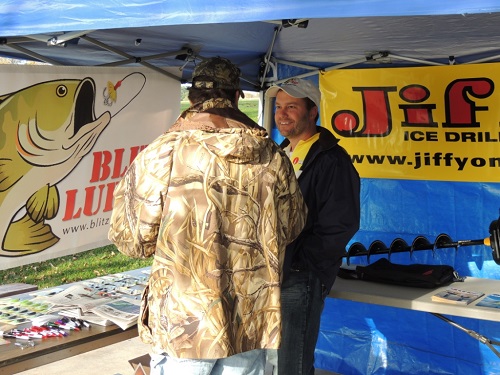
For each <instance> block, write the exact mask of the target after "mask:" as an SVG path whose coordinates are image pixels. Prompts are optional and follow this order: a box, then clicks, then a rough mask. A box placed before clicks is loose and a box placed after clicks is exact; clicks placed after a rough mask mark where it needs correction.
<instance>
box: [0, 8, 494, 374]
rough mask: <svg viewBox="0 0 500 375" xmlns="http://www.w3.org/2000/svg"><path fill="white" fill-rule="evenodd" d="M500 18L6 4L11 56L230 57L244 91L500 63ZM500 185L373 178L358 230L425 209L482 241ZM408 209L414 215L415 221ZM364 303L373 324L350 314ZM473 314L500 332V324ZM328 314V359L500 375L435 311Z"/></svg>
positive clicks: (439, 223)
mask: <svg viewBox="0 0 500 375" xmlns="http://www.w3.org/2000/svg"><path fill="white" fill-rule="evenodd" d="M499 21H500V4H498V2H497V1H494V0H489V1H481V0H480V1H475V2H471V1H453V0H446V1H434V2H429V1H428V0H420V1H411V2H409V1H406V2H405V1H396V0H386V1H384V0H378V1H377V0H347V1H339V0H333V1H330V0H314V1H307V2H305V1H303V0H292V1H285V0H275V1H265V0H256V1H252V2H241V1H239V0H226V1H224V2H219V1H217V2H207V1H201V0H191V1H189V0H187V1H172V0H157V1H136V2H133V3H131V2H128V1H114V2H102V1H95V0H89V1H86V2H80V1H76V0H66V1H64V2H63V1H23V2H20V1H14V0H11V1H9V0H8V1H3V2H2V4H0V56H4V57H11V58H18V59H32V60H37V61H45V62H48V63H50V64H53V65H81V66H140V65H144V66H147V67H149V68H151V69H154V70H156V71H159V72H161V73H162V74H167V75H171V73H169V72H167V71H166V70H165V68H171V67H177V68H179V77H180V79H181V80H182V81H183V82H189V80H190V77H191V73H192V69H193V67H194V66H195V64H196V63H197V62H199V61H200V60H201V59H203V58H207V57H211V56H217V55H219V56H224V57H227V58H229V59H231V60H232V61H233V62H235V63H236V64H238V65H239V66H240V68H241V69H242V72H243V88H244V89H246V90H255V91H263V90H264V89H265V88H266V87H267V86H268V85H270V84H272V83H275V82H280V81H283V80H284V79H286V78H288V77H292V76H299V75H301V76H314V75H317V73H318V71H319V70H329V69H342V68H356V69H357V68H367V67H370V68H378V67H403V66H421V65H448V64H470V63H482V62H494V61H500V47H499V46H498V43H497V39H498V36H499V34H500V30H499V29H498V24H499ZM170 72H171V70H170ZM174 77H176V78H179V77H177V75H175V74H174ZM499 195H500V189H499V186H498V184H491V183H490V184H486V183H451V182H442V181H412V180H405V181H399V180H384V179H364V180H363V181H362V213H363V214H362V223H361V230H360V232H359V233H358V234H356V236H355V239H354V240H356V241H360V242H362V243H365V244H368V243H370V242H371V241H372V240H374V239H375V238H380V236H383V237H385V238H394V237H396V236H398V235H399V234H400V233H409V234H414V233H416V232H417V231H418V230H419V228H421V226H419V225H418V223H419V221H422V220H426V222H427V225H426V226H425V227H426V228H432V230H431V232H430V233H419V234H426V235H435V234H438V233H440V232H446V233H448V234H450V235H451V237H452V238H455V239H456V238H461V239H464V238H482V237H484V236H485V233H487V229H488V224H489V223H490V221H491V220H493V219H495V218H496V217H498V207H499V204H498V196H499ZM422 196H425V199H426V201H425V203H426V204H425V205H422V204H421V200H420V199H421V198H420V197H422ZM443 197H452V198H450V199H443ZM471 197H473V199H472V198H471ZM394 202H397V203H394ZM464 202H466V203H465V204H463V203H464ZM468 212H474V213H475V214H474V215H470V216H469V215H467V213H468ZM417 213H418V217H417ZM403 214H404V215H408V216H411V215H413V216H414V220H409V221H408V222H409V224H408V225H407V226H406V227H402V222H401V220H400V217H401V215H403ZM381 218H383V220H382V219H381ZM377 220H378V221H379V222H377ZM380 221H382V224H383V225H382V224H380ZM382 227H383V228H382ZM429 254H430V253H428V254H425V255H422V256H421V257H417V260H418V261H420V262H434V263H448V264H452V265H454V266H455V268H456V269H457V270H458V271H459V273H460V274H462V275H465V276H467V275H470V276H478V277H490V278H500V267H498V266H497V265H494V264H493V261H492V260H491V250H488V249H486V248H485V247H484V246H483V247H481V246H478V247H474V248H472V250H471V251H470V252H467V253H462V252H454V253H453V252H443V253H438V252H436V254H430V255H429ZM399 259H401V258H399ZM354 309H356V310H357V311H356V316H359V315H361V316H362V318H361V320H362V321H361V322H357V321H356V318H355V317H354V316H352V315H351V314H350V312H351V311H352V310H354ZM388 320H390V322H391V323H393V324H392V325H393V327H391V324H388V323H387V321H388ZM463 321H465V323H464V325H466V326H471V325H472V328H473V329H476V330H478V331H487V332H488V334H489V336H490V337H492V338H496V339H499V338H500V327H499V326H498V324H495V323H489V322H482V321H478V322H476V321H473V322H471V321H469V320H467V319H464V320H459V322H463ZM322 324H323V326H322V332H321V334H320V342H319V344H318V350H317V362H318V364H319V366H320V367H321V368H325V369H330V370H333V371H336V372H339V373H343V374H351V373H352V374H358V373H363V374H368V373H373V374H375V373H377V374H383V373H401V372H404V373H439V374H468V373H498V372H500V367H499V364H498V358H496V357H494V356H492V355H491V353H489V352H487V350H484V348H483V347H481V344H480V343H476V342H473V341H472V340H469V341H467V339H464V340H462V337H460V336H459V335H457V338H456V339H455V338H453V334H452V335H451V337H452V339H451V340H450V341H446V342H443V341H444V339H443V338H442V337H441V335H439V332H441V331H442V330H443V326H442V322H433V321H427V316H426V315H424V314H423V313H415V312H411V313H405V312H403V313H402V312H401V311H400V310H398V309H390V308H374V307H373V306H371V305H363V304H361V306H360V304H355V303H348V302H345V301H337V300H328V301H327V305H326V308H325V312H324V319H323V323H322ZM400 325H401V326H402V325H404V328H400V327H399V326H400ZM379 326H383V327H384V328H386V330H385V331H384V332H383V331H382V330H381V329H380V328H378V327H379ZM394 326H395V327H394ZM410 326H412V327H418V329H417V330H416V331H412V330H411V327H410ZM391 328H392V330H391ZM446 328H448V327H445V329H446ZM423 330H425V331H426V334H425V335H420V334H421V333H422V331H423ZM434 331H435V332H438V336H439V340H437V338H436V335H435V334H434V335H433V332H434ZM406 332H409V333H406ZM412 332H413V334H412ZM410 336H412V337H410ZM444 336H446V335H443V337H444ZM441 340H443V341H441ZM471 341H472V342H471Z"/></svg>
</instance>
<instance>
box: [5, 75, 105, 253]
mask: <svg viewBox="0 0 500 375" xmlns="http://www.w3.org/2000/svg"><path fill="white" fill-rule="evenodd" d="M95 91H96V90H95V83H94V80H93V79H92V78H88V77H87V78H84V79H66V80H54V81H48V82H42V83H38V84H35V85H32V86H29V87H26V88H23V89H21V90H19V91H17V92H14V93H11V94H7V95H4V96H0V217H1V221H0V240H1V245H2V246H1V249H0V255H3V256H20V255H26V254H32V253H36V252H40V251H42V250H45V249H47V248H49V247H51V246H53V245H54V244H55V243H57V242H58V241H59V238H58V237H57V236H56V235H55V234H54V233H53V232H52V228H51V227H50V225H48V224H46V223H45V220H49V219H52V218H54V217H55V216H56V214H57V212H58V210H59V192H58V190H57V187H56V184H57V183H58V182H60V181H61V180H63V179H64V178H65V177H66V176H67V175H68V174H69V173H70V172H71V171H72V170H73V169H74V168H75V167H76V165H77V164H78V163H79V162H80V161H81V159H82V158H83V157H84V156H85V155H87V154H88V153H89V152H90V150H91V149H92V148H93V146H94V145H95V143H96V141H97V139H98V138H99V135H100V134H101V133H102V131H103V130H104V129H105V128H106V126H107V125H108V124H109V123H110V121H111V114H110V112H104V113H103V114H102V115H100V116H99V118H96V117H95V114H94V109H95Z"/></svg>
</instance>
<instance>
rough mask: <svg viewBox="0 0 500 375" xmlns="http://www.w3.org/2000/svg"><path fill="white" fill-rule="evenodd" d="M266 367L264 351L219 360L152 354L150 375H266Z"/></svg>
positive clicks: (257, 350) (258, 350)
mask: <svg viewBox="0 0 500 375" xmlns="http://www.w3.org/2000/svg"><path fill="white" fill-rule="evenodd" d="M265 366H266V351H265V350H264V349H255V350H252V351H249V352H245V353H240V354H235V355H233V356H231V357H227V358H219V359H181V358H173V357H169V356H166V355H158V354H151V361H150V367H151V372H150V375H264V369H265Z"/></svg>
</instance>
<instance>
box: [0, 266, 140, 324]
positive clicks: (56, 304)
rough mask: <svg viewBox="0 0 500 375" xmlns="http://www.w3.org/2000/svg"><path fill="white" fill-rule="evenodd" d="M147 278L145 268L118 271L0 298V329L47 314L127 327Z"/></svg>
mask: <svg viewBox="0 0 500 375" xmlns="http://www.w3.org/2000/svg"><path fill="white" fill-rule="evenodd" d="M148 278H149V269H145V270H144V271H142V272H141V273H140V274H139V275H137V274H136V273H135V274H134V275H131V274H129V273H119V274H113V275H107V276H101V277H97V278H94V279H90V280H85V281H82V282H78V283H73V284H71V285H69V286H61V287H56V288H50V289H45V290H44V289H42V290H38V291H36V292H33V293H30V294H29V298H26V296H24V298H21V297H16V296H14V297H8V298H1V299H0V329H1V330H3V331H6V330H7V329H9V328H13V327H15V328H19V327H26V326H29V325H31V322H32V321H33V320H35V319H38V320H39V319H40V318H41V317H43V316H44V315H51V314H58V315H60V316H66V317H71V318H79V319H82V320H85V321H88V322H90V323H93V324H98V325H103V326H107V325H111V324H116V325H118V326H119V327H121V328H122V329H127V328H129V327H131V326H133V325H135V324H136V323H137V318H138V316H139V307H140V296H141V293H142V290H143V289H144V286H145V285H146V283H147V280H148Z"/></svg>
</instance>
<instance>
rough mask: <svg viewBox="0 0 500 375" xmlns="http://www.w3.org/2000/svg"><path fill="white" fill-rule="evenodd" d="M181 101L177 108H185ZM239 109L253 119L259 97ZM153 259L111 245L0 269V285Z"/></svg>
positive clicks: (80, 275) (83, 274) (51, 282)
mask: <svg viewBox="0 0 500 375" xmlns="http://www.w3.org/2000/svg"><path fill="white" fill-rule="evenodd" d="M188 105H189V103H188V102H187V101H183V102H181V111H183V110H184V109H186V108H187V107H188ZM239 108H240V109H241V111H242V112H245V113H246V114H247V115H248V116H249V117H250V118H251V119H253V120H254V121H256V122H257V118H258V113H259V99H242V100H240V101H239ZM152 261H153V259H152V258H148V259H133V258H129V257H127V256H125V255H123V254H121V253H120V252H119V251H118V250H117V249H116V247H115V246H114V245H108V246H104V247H100V248H97V249H93V250H88V251H83V252H80V253H77V254H74V255H67V256H63V257H60V258H54V259H49V260H46V261H43V262H38V263H32V264H28V265H25V266H21V267H15V268H9V269H6V270H0V284H10V283H27V284H33V285H37V286H38V288H39V289H42V288H49V287H52V286H57V285H62V284H67V283H72V282H77V281H81V280H87V279H92V278H94V277H98V276H103V275H109V274H113V273H119V272H125V271H128V270H132V269H137V268H143V267H148V266H150V265H151V263H152Z"/></svg>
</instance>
